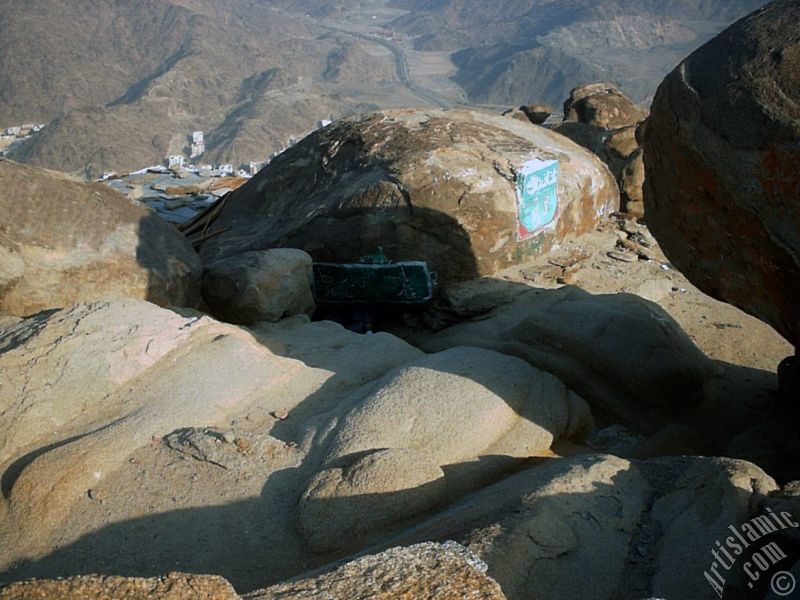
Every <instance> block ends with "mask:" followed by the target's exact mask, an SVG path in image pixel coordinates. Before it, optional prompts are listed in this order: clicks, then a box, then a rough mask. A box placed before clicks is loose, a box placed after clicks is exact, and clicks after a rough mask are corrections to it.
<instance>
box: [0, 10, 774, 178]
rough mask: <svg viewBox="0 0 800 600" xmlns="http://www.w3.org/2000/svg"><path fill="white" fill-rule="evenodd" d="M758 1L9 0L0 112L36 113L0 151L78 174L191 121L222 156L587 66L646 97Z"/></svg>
mask: <svg viewBox="0 0 800 600" xmlns="http://www.w3.org/2000/svg"><path fill="white" fill-rule="evenodd" d="M761 4H763V1H762V0H736V1H735V2H723V1H722V0H712V1H708V2H702V3H699V4H697V3H691V2H683V3H678V5H677V6H675V4H674V3H665V2H655V1H642V2H630V1H625V0H615V1H614V2H597V1H590V0H570V1H567V2H547V1H543V0H521V1H516V2H504V3H497V4H494V5H491V6H484V5H483V4H481V3H480V2H476V1H472V2H469V1H468V2H446V1H445V2H437V3H434V4H431V3H429V2H414V1H409V0H393V1H390V2H386V1H385V0H369V1H352V2H347V1H339V2H328V1H303V0H296V1H280V0H261V1H259V0H225V1H223V2H213V3H212V2H210V1H206V0H146V1H144V2H136V3H133V4H131V3H126V2H123V1H122V0H107V1H104V2H96V1H89V0H73V1H71V2H69V3H65V4H60V5H53V4H52V3H49V2H46V1H45V0H34V1H32V2H21V1H20V0H11V1H9V2H5V3H3V5H2V6H0V36H1V37H2V39H3V40H4V48H3V52H2V53H0V80H2V81H3V86H2V87H0V128H6V127H9V126H12V125H17V124H19V123H22V122H43V123H44V122H46V123H48V126H47V127H46V128H45V129H44V130H43V131H42V132H41V133H40V134H38V135H36V136H34V137H33V138H32V139H31V140H30V141H28V142H27V143H25V144H22V145H21V146H20V147H19V148H17V149H16V150H15V151H14V152H13V153H12V154H11V156H12V158H14V159H16V160H20V161H23V162H28V163H31V164H35V165H39V166H46V167H49V168H55V169H59V170H65V171H69V172H73V173H78V174H83V175H87V176H92V177H95V176H98V175H100V174H101V173H102V172H103V171H107V170H117V171H125V170H131V169H134V168H138V167H141V166H145V165H148V164H155V163H160V162H161V161H163V159H164V157H165V156H167V155H169V154H175V153H178V154H179V153H187V154H188V148H189V144H190V133H191V131H193V130H202V131H204V132H205V137H206V152H205V154H204V155H203V156H202V157H200V158H199V159H198V160H199V161H200V162H203V163H229V162H230V163H234V164H237V165H238V164H246V163H247V162H248V161H250V160H259V161H260V160H265V159H267V158H268V157H269V156H270V155H272V154H273V153H275V152H277V151H280V150H282V149H283V148H284V147H285V146H286V145H287V144H288V143H290V141H291V140H292V139H293V138H299V137H302V136H303V135H304V134H306V133H308V132H309V131H311V130H313V129H314V128H315V127H316V126H317V124H318V122H319V121H320V120H322V119H334V118H338V117H341V116H343V115H347V114H351V113H356V112H363V111H366V110H370V109H376V108H390V107H428V106H441V107H447V106H457V105H464V104H473V105H488V106H485V107H484V108H485V109H486V110H492V111H493V112H496V111H498V110H499V109H500V108H501V107H505V106H512V105H519V104H522V103H528V102H532V101H537V102H549V103H551V104H553V105H554V106H556V107H557V108H558V107H559V106H560V104H561V102H563V100H564V99H565V98H566V97H567V95H568V92H569V90H570V89H571V88H572V87H575V86H577V85H582V84H585V83H589V82H591V81H612V82H615V83H617V84H618V85H620V87H621V89H623V90H624V91H625V92H626V93H628V95H630V96H631V97H632V98H633V99H634V100H635V101H640V102H641V101H644V102H646V101H648V100H649V98H650V97H651V96H652V94H653V93H654V91H655V88H656V86H657V84H658V82H659V81H660V78H662V77H663V76H664V74H665V73H666V72H668V71H669V70H670V68H671V67H672V66H674V64H676V63H677V62H678V61H679V60H680V59H681V58H682V57H683V56H685V55H686V54H688V53H689V52H690V51H691V50H692V49H693V48H695V47H697V46H699V45H700V44H701V43H702V42H704V41H705V40H706V39H708V38H709V37H710V36H711V35H712V34H714V33H716V32H717V31H719V30H720V29H722V28H723V27H724V26H725V25H727V24H729V23H730V22H732V21H733V20H735V19H736V18H738V17H740V16H742V15H744V14H746V13H747V12H749V11H751V10H753V9H754V8H756V7H757V6H759V5H761ZM479 8H480V10H478V9H479ZM487 11H488V13H487ZM476 15H479V16H476ZM353 34H355V35H353ZM32 45H35V48H36V51H35V52H30V50H31V46H32Z"/></svg>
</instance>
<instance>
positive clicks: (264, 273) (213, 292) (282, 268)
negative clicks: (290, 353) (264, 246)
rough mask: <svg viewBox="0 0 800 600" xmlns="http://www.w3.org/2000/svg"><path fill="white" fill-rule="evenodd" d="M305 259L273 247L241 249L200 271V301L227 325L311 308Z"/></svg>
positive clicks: (309, 274)
mask: <svg viewBox="0 0 800 600" xmlns="http://www.w3.org/2000/svg"><path fill="white" fill-rule="evenodd" d="M312 278H313V275H312V272H311V257H310V256H309V255H308V254H306V253H305V252H303V251H302V250H295V249H293V248H277V249H275V250H262V251H256V252H245V253H244V254H240V255H238V256H234V257H231V258H228V259H223V260H220V261H217V262H215V263H212V264H210V265H208V266H206V268H205V269H204V271H203V288H202V289H203V299H204V300H205V301H206V304H208V306H209V307H210V308H211V311H212V312H213V313H214V315H216V316H217V317H219V318H220V319H223V320H225V321H228V322H229V323H240V324H242V325H252V324H253V323H256V322H258V321H278V320H279V319H282V318H284V317H290V316H293V315H299V314H311V313H312V312H313V311H314V297H313V295H312V294H311V286H312Z"/></svg>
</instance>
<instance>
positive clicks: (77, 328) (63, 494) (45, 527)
mask: <svg viewBox="0 0 800 600" xmlns="http://www.w3.org/2000/svg"><path fill="white" fill-rule="evenodd" d="M0 339H1V340H2V341H0V348H2V353H1V354H0V365H1V366H0V369H1V370H2V371H3V373H4V377H5V378H6V379H5V381H4V385H3V387H2V393H0V411H2V413H3V415H4V419H3V420H2V424H0V465H3V467H2V468H3V470H4V472H5V475H4V479H3V484H4V485H3V489H4V495H5V497H6V498H7V502H8V505H7V507H8V510H9V513H10V515H9V517H10V518H8V519H0V531H2V532H3V534H2V535H3V536H4V539H9V537H8V536H9V535H11V534H10V533H9V531H16V534H14V535H15V537H17V538H18V540H19V545H18V546H17V545H11V544H8V545H5V546H4V547H3V548H2V549H0V562H2V561H3V559H6V560H7V559H8V558H9V557H8V556H5V554H6V553H11V555H12V556H13V555H14V554H15V553H16V554H17V555H19V553H20V552H25V550H23V549H24V548H25V547H26V546H28V545H30V546H32V547H33V548H34V551H35V548H38V547H40V546H42V545H43V544H46V543H47V541H48V538H49V535H50V534H51V533H53V532H54V531H57V530H58V528H59V522H60V521H61V520H62V519H63V518H64V515H65V513H66V512H67V511H68V510H69V509H71V508H72V507H73V506H74V505H75V504H76V503H77V502H78V501H79V500H80V499H81V498H83V497H85V495H86V493H87V490H90V489H92V488H94V487H96V486H97V485H98V484H100V483H102V482H103V481H104V480H105V479H106V478H107V477H109V476H113V474H114V472H115V471H116V470H118V469H119V467H120V466H121V465H122V464H123V462H124V461H125V460H127V459H128V457H129V456H130V455H131V454H132V453H133V452H134V451H135V450H136V449H137V448H140V447H142V446H145V445H146V444H148V443H150V442H152V439H153V436H156V438H158V437H159V436H162V435H165V434H167V433H169V432H171V431H173V430H175V429H178V428H180V427H199V426H209V425H212V426H214V425H216V426H223V427H224V426H225V425H227V424H228V423H229V422H230V420H231V419H232V418H233V419H236V418H244V417H246V416H249V413H250V411H254V412H253V416H252V418H253V419H256V418H258V419H260V420H262V421H263V420H264V417H266V414H267V412H269V411H270V410H278V409H281V408H284V407H286V406H289V407H291V405H292V403H293V402H294V403H297V402H299V401H300V400H302V399H303V398H305V397H306V396H307V395H308V393H310V391H313V389H314V388H315V385H320V380H323V381H324V379H325V377H324V376H322V375H321V374H315V373H314V372H313V370H310V369H308V368H306V367H305V365H303V364H302V363H300V362H298V361H295V360H291V359H287V358H283V357H280V356H276V355H274V354H272V353H271V352H269V351H268V350H267V349H266V348H264V347H263V346H262V345H261V344H259V343H258V342H256V340H254V339H253V337H252V336H251V335H250V334H248V333H247V332H246V331H245V330H242V329H239V328H236V327H232V326H227V325H223V324H221V323H217V322H216V321H213V320H211V319H209V318H207V317H191V318H184V317H181V316H179V315H177V314H175V313H173V312H170V311H167V310H163V309H160V308H158V307H156V306H154V305H152V304H149V303H146V302H143V301H134V300H121V301H112V302H104V303H95V304H82V305H75V306H72V307H70V308H68V309H64V310H62V311H59V312H56V313H54V314H49V315H48V314H42V315H39V316H37V317H34V318H31V319H25V320H23V321H21V322H20V323H19V324H18V325H16V326H14V327H12V328H11V329H10V330H6V331H4V332H3V334H2V338H0ZM265 390H271V393H270V394H265ZM262 415H263V416H262ZM9 469H10V471H9ZM131 510H132V511H136V510H137V508H136V507H135V506H131Z"/></svg>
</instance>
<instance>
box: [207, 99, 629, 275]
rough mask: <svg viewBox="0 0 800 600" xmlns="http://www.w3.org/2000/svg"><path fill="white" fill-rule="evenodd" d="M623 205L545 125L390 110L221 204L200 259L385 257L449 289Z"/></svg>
mask: <svg viewBox="0 0 800 600" xmlns="http://www.w3.org/2000/svg"><path fill="white" fill-rule="evenodd" d="M551 161H556V162H555V163H553V162H551ZM556 163H557V165H556ZM556 168H557V169H558V171H557V175H554V174H553V171H554V170H555V169H556ZM556 179H557V182H556ZM537 182H538V183H537ZM518 187H519V188H524V189H523V190H522V191H521V192H520V198H522V201H521V205H522V209H521V211H520V210H519V209H518ZM618 205H619V192H618V190H617V186H616V184H615V182H614V180H613V178H612V177H611V175H610V173H609V172H608V169H607V168H606V167H605V165H603V164H602V162H600V161H599V160H598V159H597V158H596V157H595V156H593V155H591V154H590V153H589V152H586V151H585V150H584V149H582V148H580V147H578V146H577V145H575V144H573V143H571V142H570V141H569V140H566V139H565V138H563V137H562V136H558V135H556V134H554V133H552V132H550V131H548V130H546V129H544V128H540V127H532V126H531V125H530V124H526V123H521V122H517V121H515V120H514V119H509V118H504V117H501V116H493V115H486V114H480V113H475V112H468V111H447V112H444V111H432V110H431V111H420V110H404V111H387V112H383V113H377V114H370V115H366V116H357V117H352V118H348V119H344V120H341V121H338V122H336V123H335V124H333V125H331V126H329V127H326V128H324V129H323V130H320V131H317V132H315V133H313V134H311V135H310V136H309V137H307V138H306V139H305V140H303V141H302V142H300V143H299V144H297V145H296V146H294V147H292V148H291V149H289V150H288V151H286V152H284V153H283V154H281V155H280V156H279V157H278V158H276V159H275V160H274V161H272V162H271V163H270V164H269V165H268V166H267V167H266V168H264V169H263V170H262V171H260V172H259V173H258V175H256V176H255V177H253V179H251V180H250V182H249V183H248V184H246V185H245V186H243V187H242V188H240V189H238V190H236V191H235V192H233V194H232V195H231V196H230V197H229V200H228V201H227V203H226V205H225V208H224V209H223V211H222V214H221V215H220V217H219V219H218V221H217V223H216V226H215V229H217V230H220V231H221V230H223V229H227V230H226V231H224V232H223V233H221V234H220V235H218V236H216V237H214V238H213V239H210V240H208V241H207V242H205V243H204V244H203V246H202V249H201V257H202V258H203V261H204V262H205V263H210V262H211V261H214V260H217V259H219V258H223V257H228V256H233V255H236V254H240V253H243V252H247V251H251V250H260V249H265V248H272V247H279V246H288V247H296V248H301V249H303V250H305V251H307V252H308V253H309V254H311V256H312V257H313V258H314V259H315V260H318V261H332V262H351V261H355V260H358V259H359V258H360V257H361V256H364V255H368V254H375V253H376V252H377V251H378V249H379V248H383V250H384V252H385V253H386V255H387V256H388V257H390V258H391V259H394V260H401V259H421V260H425V261H428V263H429V265H430V267H431V268H432V269H433V270H434V271H436V272H437V273H438V275H439V280H440V281H441V282H444V283H447V282H451V281H458V280H464V279H471V278H474V277H475V276H478V275H483V274H489V273H493V272H495V271H497V270H498V269H501V268H504V267H506V266H508V265H510V264H513V263H516V262H518V261H521V260H524V259H526V258H529V257H531V256H532V255H536V254H538V253H542V252H545V251H546V250H548V249H549V248H550V247H551V246H552V245H553V244H556V243H558V241H559V240H561V239H562V238H563V237H564V236H566V235H569V234H580V233H582V232H586V231H589V230H591V229H593V228H594V227H596V225H597V224H598V222H599V221H600V220H601V219H602V218H603V217H604V216H605V215H608V214H610V213H611V212H613V211H615V210H616V209H617V208H618Z"/></svg>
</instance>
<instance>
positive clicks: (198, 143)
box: [191, 131, 206, 158]
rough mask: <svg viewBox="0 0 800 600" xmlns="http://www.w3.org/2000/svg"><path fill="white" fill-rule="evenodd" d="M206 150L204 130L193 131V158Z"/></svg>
mask: <svg viewBox="0 0 800 600" xmlns="http://www.w3.org/2000/svg"><path fill="white" fill-rule="evenodd" d="M205 151H206V144H205V142H204V141H203V132H202V131H193V132H192V155H191V158H194V157H195V156H200V155H201V154H203V153H204V152H205Z"/></svg>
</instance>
